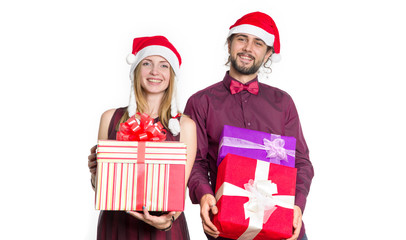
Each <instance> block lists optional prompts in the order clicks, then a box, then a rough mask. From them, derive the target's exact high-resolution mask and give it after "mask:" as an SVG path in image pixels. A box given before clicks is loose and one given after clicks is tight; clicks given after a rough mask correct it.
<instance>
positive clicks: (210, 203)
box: [200, 194, 220, 238]
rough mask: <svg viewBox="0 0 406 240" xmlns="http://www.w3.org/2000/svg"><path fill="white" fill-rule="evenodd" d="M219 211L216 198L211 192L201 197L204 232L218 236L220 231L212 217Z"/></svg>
mask: <svg viewBox="0 0 406 240" xmlns="http://www.w3.org/2000/svg"><path fill="white" fill-rule="evenodd" d="M217 213H218V209H217V207H216V198H214V196H213V195H211V194H205V195H204V196H203V197H202V199H200V217H201V218H202V224H203V230H204V232H205V233H207V234H209V235H210V236H212V237H214V238H217V237H218V236H219V234H220V232H219V231H218V230H217V228H216V226H214V224H213V223H212V222H211V220H210V217H211V216H213V215H216V214H217Z"/></svg>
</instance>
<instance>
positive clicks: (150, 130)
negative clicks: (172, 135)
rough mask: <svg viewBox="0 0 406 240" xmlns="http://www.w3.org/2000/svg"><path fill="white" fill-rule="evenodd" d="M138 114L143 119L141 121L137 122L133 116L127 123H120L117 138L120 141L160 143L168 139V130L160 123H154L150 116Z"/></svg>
mask: <svg viewBox="0 0 406 240" xmlns="http://www.w3.org/2000/svg"><path fill="white" fill-rule="evenodd" d="M137 114H138V115H139V116H140V117H141V120H137V119H136V118H135V116H132V117H130V118H129V119H128V120H127V121H126V122H124V123H120V127H119V131H118V132H117V136H116V139H117V140H118V141H155V142H159V141H164V140H165V139H166V130H165V129H164V127H163V126H162V124H161V123H160V122H157V123H154V119H153V118H151V117H150V116H148V114H145V113H143V114H140V113H137ZM138 121H139V122H138Z"/></svg>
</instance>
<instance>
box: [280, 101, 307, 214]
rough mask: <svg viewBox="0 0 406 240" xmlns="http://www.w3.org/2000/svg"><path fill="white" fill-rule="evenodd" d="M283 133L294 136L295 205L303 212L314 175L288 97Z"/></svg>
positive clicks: (296, 116)
mask: <svg viewBox="0 0 406 240" xmlns="http://www.w3.org/2000/svg"><path fill="white" fill-rule="evenodd" d="M285 134H286V135H287V136H294V137H295V138H296V158H295V167H296V168H297V178H296V196H295V205H297V206H299V207H300V208H301V210H302V213H303V212H304V209H305V206H306V198H307V195H308V194H309V191H310V185H311V182H312V179H313V176H314V170H313V165H312V163H311V162H310V158H309V149H308V147H307V144H306V141H305V138H304V136H303V132H302V127H301V125H300V121H299V115H298V113H297V110H296V106H295V104H294V102H293V100H292V99H291V98H290V99H289V104H288V111H287V112H286V122H285Z"/></svg>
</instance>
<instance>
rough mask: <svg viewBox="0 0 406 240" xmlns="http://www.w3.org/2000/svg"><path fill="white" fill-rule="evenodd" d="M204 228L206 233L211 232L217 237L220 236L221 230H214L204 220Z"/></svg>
mask: <svg viewBox="0 0 406 240" xmlns="http://www.w3.org/2000/svg"><path fill="white" fill-rule="evenodd" d="M203 230H204V232H205V233H207V234H209V235H210V236H212V237H214V238H217V237H218V236H219V234H220V233H219V232H218V231H213V230H212V229H211V228H210V227H209V226H207V225H206V224H205V223H204V222H203Z"/></svg>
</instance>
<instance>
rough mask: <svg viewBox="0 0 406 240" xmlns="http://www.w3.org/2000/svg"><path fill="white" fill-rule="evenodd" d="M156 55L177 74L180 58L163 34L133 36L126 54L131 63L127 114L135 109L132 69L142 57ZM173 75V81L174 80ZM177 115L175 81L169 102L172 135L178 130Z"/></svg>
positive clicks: (180, 62) (131, 114)
mask: <svg viewBox="0 0 406 240" xmlns="http://www.w3.org/2000/svg"><path fill="white" fill-rule="evenodd" d="M153 55H158V56H161V57H163V58H165V59H166V61H168V62H169V64H170V65H171V67H172V69H173V71H174V72H175V75H176V76H178V75H179V68H180V65H181V64H182V59H181V57H180V54H179V53H178V51H177V50H176V48H175V47H174V46H173V45H172V44H171V43H170V42H169V41H168V39H167V38H165V37H164V36H152V37H139V38H134V41H133V49H132V53H130V54H129V55H128V56H127V63H128V64H129V65H131V69H130V80H131V92H130V102H129V104H128V108H127V110H128V114H129V116H130V117H132V116H134V115H135V113H136V111H137V101H136V97H135V93H134V70H135V68H136V67H137V65H138V64H139V63H140V62H141V60H142V59H144V58H146V57H148V56H153ZM176 79H177V78H176V77H175V81H176ZM177 115H178V108H177V104H176V82H175V84H174V87H173V95H172V102H171V116H172V118H171V119H170V120H169V123H168V125H169V126H168V127H169V130H170V131H171V132H172V134H173V135H174V136H176V135H178V134H179V132H180V125H179V121H178V119H177V118H176V116H177Z"/></svg>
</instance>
